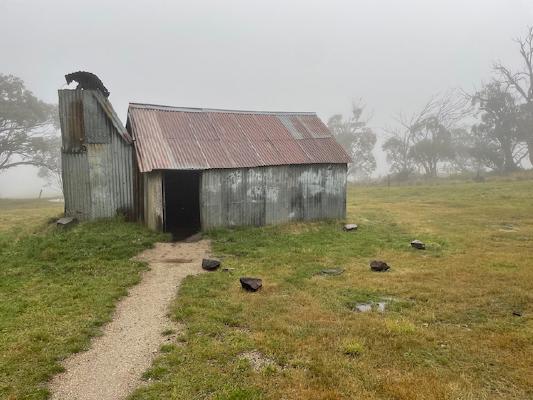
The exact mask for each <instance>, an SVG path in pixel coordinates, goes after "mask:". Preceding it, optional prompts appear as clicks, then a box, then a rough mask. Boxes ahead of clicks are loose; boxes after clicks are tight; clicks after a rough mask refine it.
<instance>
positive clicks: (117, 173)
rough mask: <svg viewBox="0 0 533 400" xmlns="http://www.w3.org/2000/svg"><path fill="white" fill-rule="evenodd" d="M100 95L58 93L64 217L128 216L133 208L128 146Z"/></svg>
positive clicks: (131, 162)
mask: <svg viewBox="0 0 533 400" xmlns="http://www.w3.org/2000/svg"><path fill="white" fill-rule="evenodd" d="M101 97H102V96H101V95H100V94H99V93H95V92H94V91H90V90H60V91H59V104H60V107H59V112H60V115H59V116H60V121H61V132H62V143H63V145H62V161H63V164H62V170H63V171H62V174H63V189H64V197H65V214H66V215H71V216H76V217H77V218H79V219H82V220H84V219H94V218H105V217H113V216H115V215H116V214H117V213H124V214H128V215H131V214H132V212H133V208H134V201H133V176H132V175H133V171H132V169H133V159H132V145H131V144H130V142H129V140H128V139H129V136H125V135H127V133H126V130H125V128H123V127H122V128H121V129H120V131H119V130H118V129H117V125H119V124H120V121H119V120H118V118H117V117H116V115H115V114H114V113H110V111H109V110H108V109H107V108H111V110H112V107H111V105H110V103H109V102H108V101H107V100H106V99H104V100H102V99H101ZM104 107H105V108H104Z"/></svg>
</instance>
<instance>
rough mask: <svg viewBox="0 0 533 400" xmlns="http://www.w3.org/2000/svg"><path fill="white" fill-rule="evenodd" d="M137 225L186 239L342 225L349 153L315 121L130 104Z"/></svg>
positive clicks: (300, 115)
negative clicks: (288, 225) (252, 229)
mask: <svg viewBox="0 0 533 400" xmlns="http://www.w3.org/2000/svg"><path fill="white" fill-rule="evenodd" d="M126 128H127V130H128V132H129V135H130V136H131V137H132V139H133V144H134V149H135V151H134V154H133V157H134V162H133V168H134V172H133V175H134V182H133V186H134V195H135V210H136V213H137V215H136V216H137V218H138V219H139V220H142V221H144V222H145V223H146V224H147V225H148V226H149V227H150V228H152V229H154V230H163V231H167V232H174V233H176V232H180V231H183V230H186V231H189V232H192V231H195V230H200V229H211V228H216V227H231V226H242V225H266V224H276V223H282V222H288V221H308V220H317V219H334V218H344V217H345V212H346V175H347V163H349V162H351V159H350V157H349V155H348V154H347V153H346V152H345V151H344V149H343V148H342V146H340V145H339V143H337V141H336V140H335V139H334V138H333V136H332V135H331V132H330V131H329V130H328V128H327V127H326V126H325V125H324V123H323V122H322V121H321V120H320V119H319V118H318V117H317V115H316V114H315V113H307V112H263V111H236V110H217V109H202V108H181V107H168V106H159V105H150V104H137V103H132V104H130V106H129V109H128V118H127V123H126Z"/></svg>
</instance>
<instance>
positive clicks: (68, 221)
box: [56, 217, 78, 228]
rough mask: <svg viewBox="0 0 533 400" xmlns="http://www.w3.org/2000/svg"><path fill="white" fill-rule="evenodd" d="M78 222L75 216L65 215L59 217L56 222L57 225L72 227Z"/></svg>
mask: <svg viewBox="0 0 533 400" xmlns="http://www.w3.org/2000/svg"><path fill="white" fill-rule="evenodd" d="M77 223H78V220H77V219H76V218H74V217H63V218H59V219H58V220H57V222H56V225H57V226H58V227H59V228H70V227H71V226H73V225H76V224H77Z"/></svg>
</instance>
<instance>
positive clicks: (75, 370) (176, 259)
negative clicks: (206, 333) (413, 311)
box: [50, 240, 209, 400]
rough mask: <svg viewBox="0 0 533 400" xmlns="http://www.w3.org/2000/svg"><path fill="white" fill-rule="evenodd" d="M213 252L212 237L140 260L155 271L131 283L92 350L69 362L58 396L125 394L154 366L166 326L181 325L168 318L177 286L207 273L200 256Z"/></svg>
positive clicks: (101, 398) (162, 248)
mask: <svg viewBox="0 0 533 400" xmlns="http://www.w3.org/2000/svg"><path fill="white" fill-rule="evenodd" d="M208 252H209V242H208V241H205V240H202V241H199V242H196V243H158V244H157V245H156V247H155V248H153V249H150V250H146V251H145V252H143V253H142V254H140V255H139V256H138V257H137V259H139V260H142V261H146V262H148V263H149V265H150V270H149V271H147V272H145V273H144V274H143V277H142V281H141V282H140V283H139V284H138V285H137V286H134V287H133V288H131V290H130V291H129V294H128V296H127V297H125V298H124V299H122V300H121V301H120V302H119V303H118V305H117V308H116V311H115V313H114V315H113V320H112V321H111V322H110V323H109V324H107V325H106V326H105V327H104V329H103V335H102V336H99V337H97V338H95V339H94V340H93V341H92V342H91V347H90V349H89V350H88V351H86V352H82V353H78V354H75V355H73V356H72V357H70V358H69V359H67V360H66V361H65V362H64V364H63V365H64V367H65V369H66V371H65V372H64V373H62V374H59V375H57V376H56V377H55V378H54V379H53V381H52V382H51V384H50V390H51V391H52V399H54V400H118V399H124V398H125V397H126V396H127V395H128V394H130V393H131V392H132V391H133V390H134V389H135V388H136V387H137V386H138V385H140V384H141V383H142V381H141V375H142V373H143V372H144V371H145V370H146V369H148V368H149V367H150V364H151V362H152V360H153V358H154V357H155V355H156V353H157V351H158V349H159V347H160V346H161V344H162V343H164V342H165V337H164V336H163V335H162V331H163V330H165V329H166V328H174V329H175V328H176V327H175V326H173V324H172V322H171V321H170V320H169V319H168V317H167V311H168V306H169V303H170V302H171V301H172V299H173V298H174V297H175V295H176V292H177V287H178V286H179V284H180V283H181V281H182V279H183V278H185V277H186V276H188V275H194V274H198V273H200V272H202V269H201V261H202V258H204V257H205V256H206V255H207V254H208Z"/></svg>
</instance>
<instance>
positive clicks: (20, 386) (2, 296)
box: [0, 200, 161, 400]
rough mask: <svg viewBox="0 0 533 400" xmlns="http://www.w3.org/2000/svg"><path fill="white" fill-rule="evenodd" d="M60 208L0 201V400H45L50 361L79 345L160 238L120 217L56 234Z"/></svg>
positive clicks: (55, 365)
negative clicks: (137, 257) (145, 251)
mask: <svg viewBox="0 0 533 400" xmlns="http://www.w3.org/2000/svg"><path fill="white" fill-rule="evenodd" d="M61 208H62V205H61V204H57V203H51V202H48V201H46V200H42V201H31V200H22V201H14V200H0V398H1V399H32V400H33V399H45V398H47V397H48V390H47V388H46V381H47V380H48V379H49V378H50V377H51V376H52V374H54V373H56V372H58V371H60V369H61V368H60V366H59V364H58V361H59V360H61V359H62V358H64V357H66V356H67V355H68V354H70V353H72V352H76V351H80V350H81V349H84V348H86V347H87V345H88V343H89V341H88V339H89V337H90V336H93V335H95V334H96V333H97V332H98V329H99V327H100V326H101V325H102V324H103V323H105V322H106V321H107V320H108V319H109V316H110V314H111V312H112V310H113V306H114V304H115V303H116V300H117V299H118V298H119V297H121V296H123V295H124V294H125V293H126V289H127V287H129V286H131V285H133V284H135V283H136V282H138V280H139V273H140V271H142V270H143V269H144V268H145V267H144V266H143V265H142V264H141V263H138V262H133V261H130V258H131V257H132V256H133V255H135V254H136V253H138V252H139V251H141V250H143V249H144V248H146V247H149V246H151V245H152V243H153V242H155V241H156V240H161V237H160V236H159V235H156V234H153V233H150V232H147V231H146V230H144V229H142V228H140V227H139V226H138V225H137V224H132V223H125V222H123V221H120V220H113V221H102V222H97V223H89V224H83V225H80V226H77V227H74V228H72V229H70V230H67V231H58V230H56V229H55V227H54V226H53V224H50V221H51V220H53V219H54V218H53V217H54V216H57V215H58V214H60V212H61Z"/></svg>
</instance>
